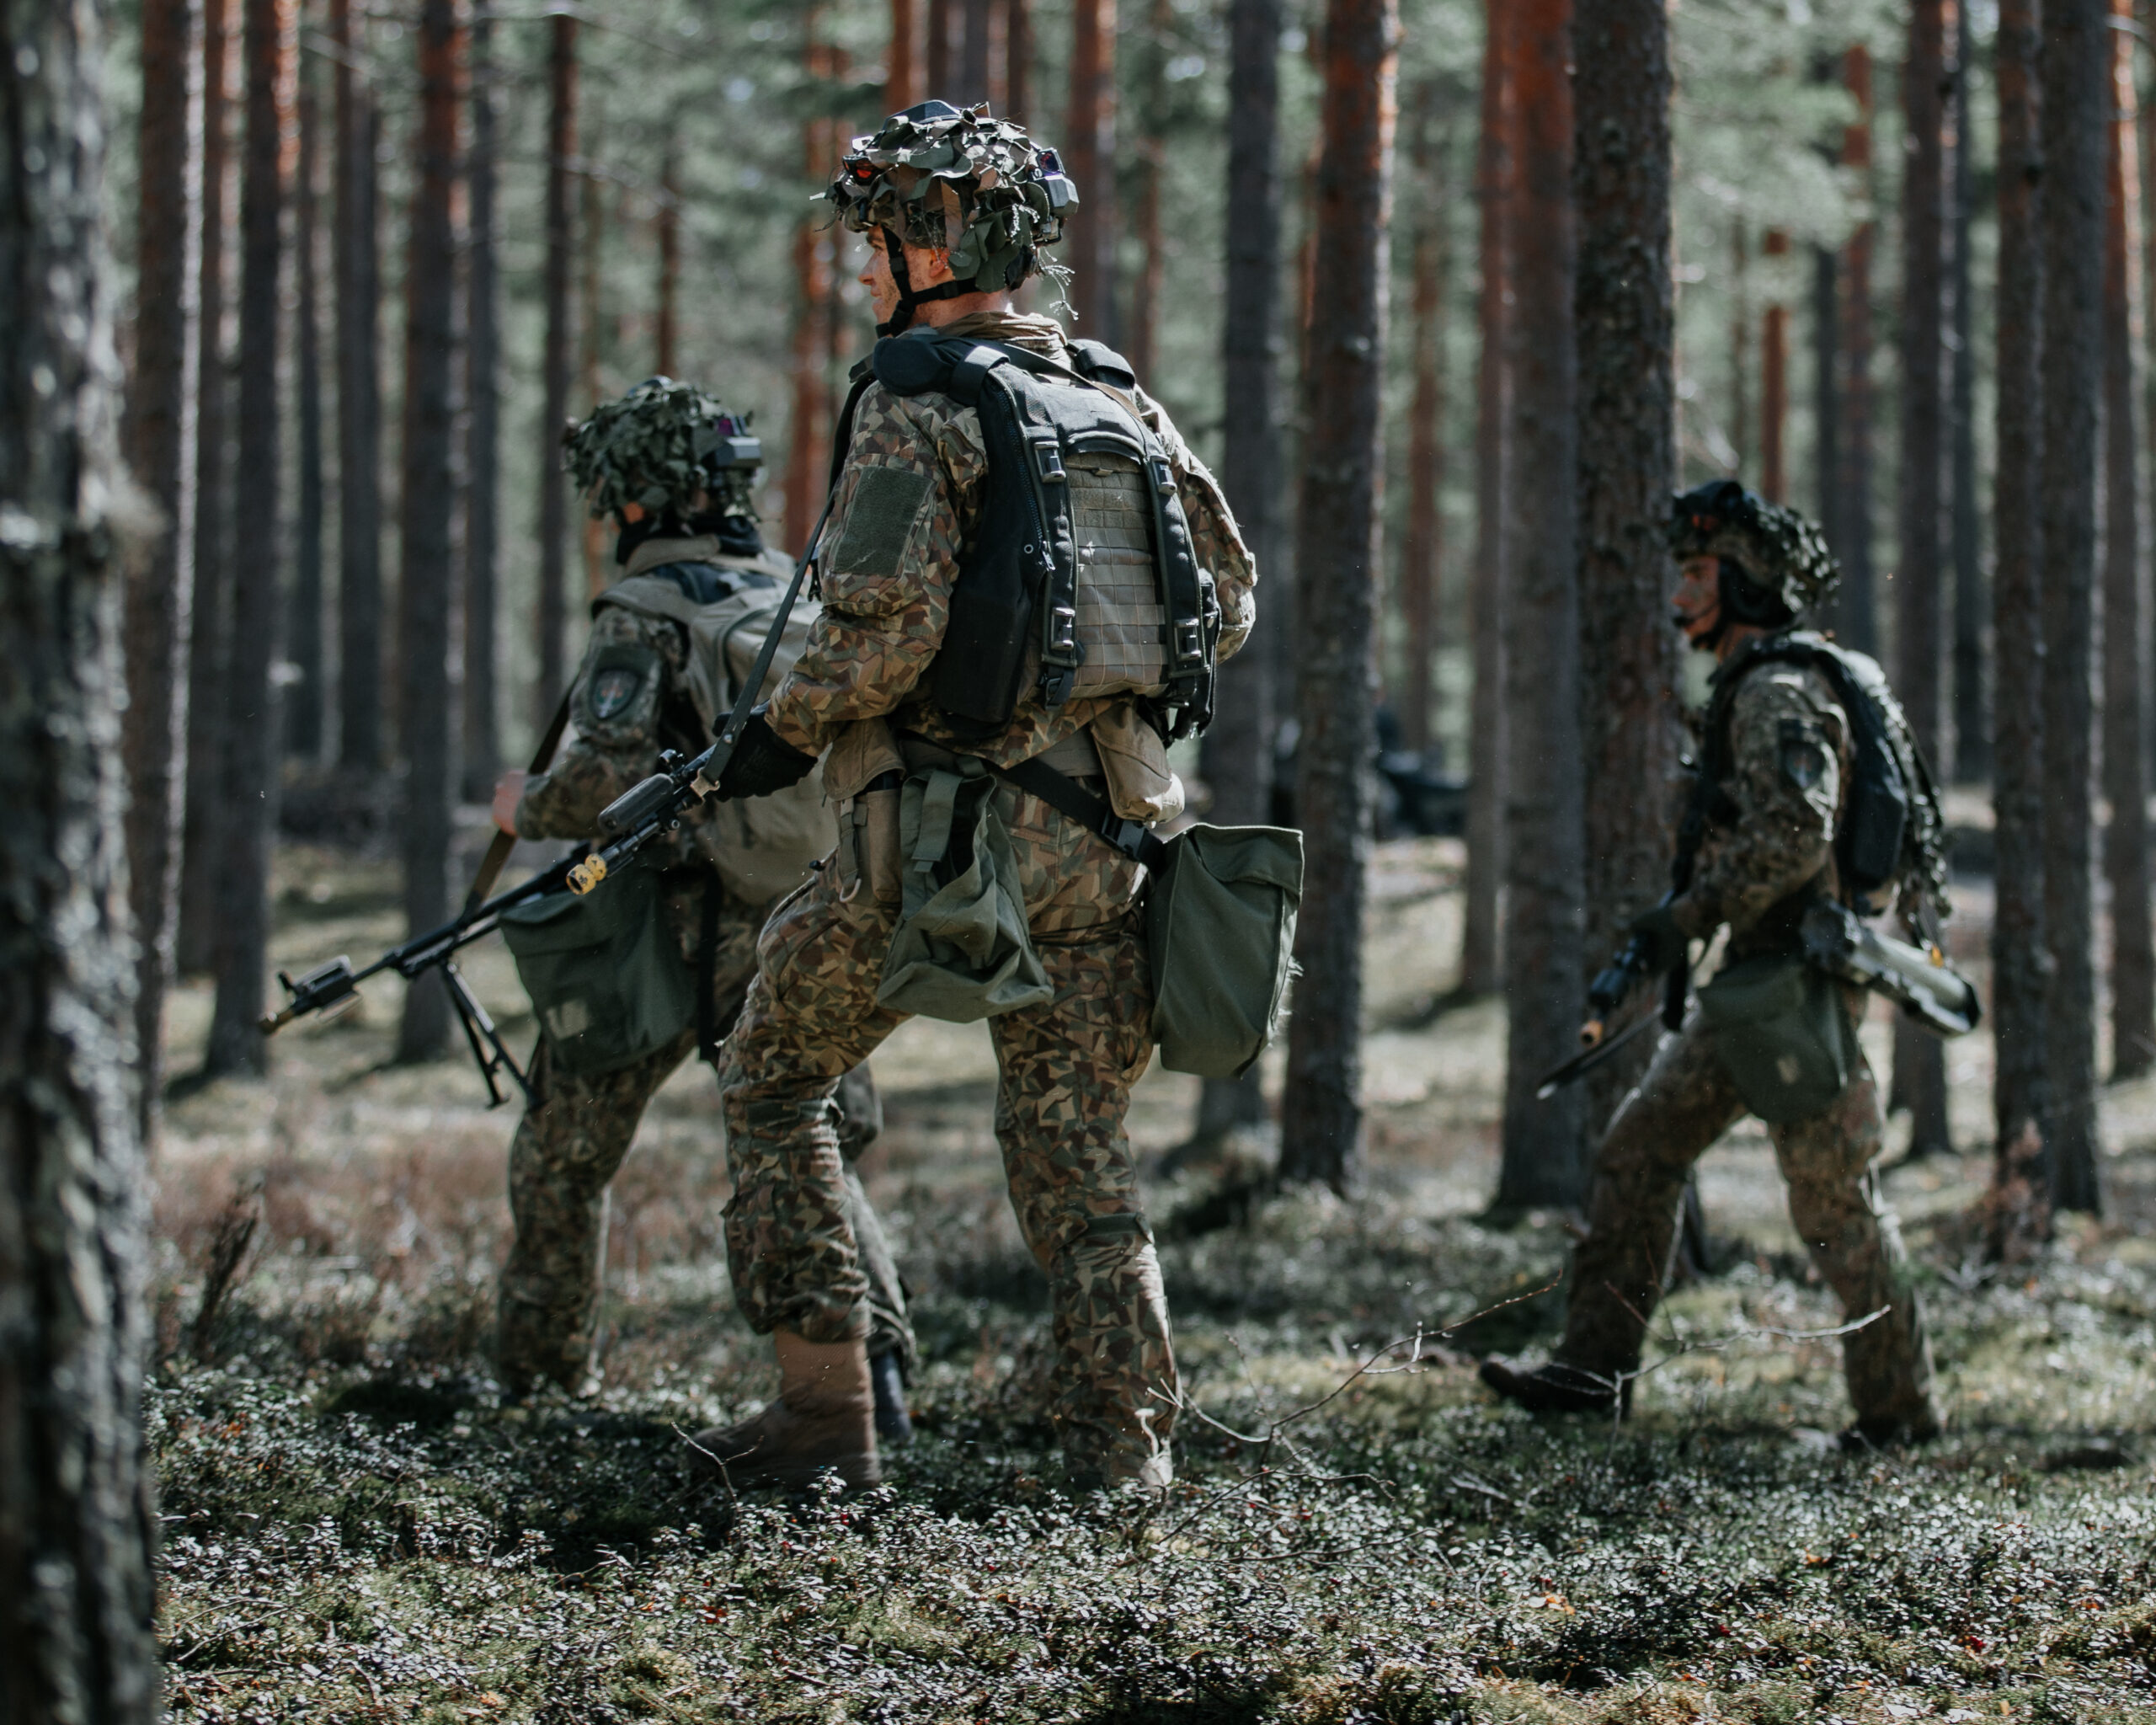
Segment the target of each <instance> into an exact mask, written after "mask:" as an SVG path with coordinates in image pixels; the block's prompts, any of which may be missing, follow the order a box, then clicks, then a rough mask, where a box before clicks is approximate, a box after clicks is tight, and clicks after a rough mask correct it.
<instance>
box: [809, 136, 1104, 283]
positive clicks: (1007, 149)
mask: <svg viewBox="0 0 2156 1725" xmlns="http://www.w3.org/2000/svg"><path fill="white" fill-rule="evenodd" d="M824 196H825V198H827V199H829V200H830V202H831V203H832V204H833V205H834V206H835V207H836V208H837V211H838V213H839V220H840V221H841V222H843V223H845V224H846V227H848V228H850V229H851V230H852V231H853V232H856V233H865V232H868V231H869V230H871V229H872V228H895V229H896V230H897V231H898V232H899V234H900V235H901V237H902V238H905V239H907V240H910V241H911V242H912V243H914V244H915V245H919V246H941V247H945V248H948V250H949V252H950V254H951V274H952V275H953V276H954V277H955V278H956V279H957V280H958V281H959V282H961V283H964V284H968V285H969V289H970V291H974V292H979V293H1000V292H1002V291H1005V290H1006V289H1010V288H1015V287H1017V286H1018V285H1019V283H1021V282H1022V281H1023V280H1026V278H1027V276H1029V275H1033V274H1034V273H1035V272H1036V271H1038V270H1044V269H1046V268H1048V267H1049V266H1047V265H1045V264H1043V262H1042V260H1041V258H1040V248H1042V247H1043V246H1052V245H1054V244H1055V243H1057V242H1058V241H1059V240H1060V239H1061V238H1063V218H1064V211H1066V210H1068V209H1069V208H1070V206H1073V205H1075V203H1076V202H1077V201H1078V194H1077V191H1076V190H1075V188H1074V187H1073V186H1072V185H1071V184H1070V179H1068V178H1067V177H1066V176H1065V174H1064V172H1063V167H1062V163H1060V162H1059V160H1058V159H1057V157H1056V154H1055V152H1054V151H1053V150H1047V149H1043V148H1041V147H1039V146H1038V145H1037V144H1035V143H1034V142H1033V138H1032V137H1031V136H1029V135H1028V134H1027V131H1026V129H1025V127H1023V126H1020V125H1018V124H1017V123H1016V122H1015V121H1013V120H991V119H990V117H989V113H988V108H987V105H986V104H982V105H981V106H980V107H978V108H970V109H964V110H963V111H961V110H960V109H956V108H953V107H952V106H951V105H950V104H948V103H947V102H923V103H921V104H920V105H919V106H917V107H913V108H909V109H906V110H905V113H903V114H894V115H892V116H891V117H890V118H889V119H888V120H885V121H884V122H883V125H882V126H881V127H879V128H878V130H877V131H876V132H875V133H874V134H873V136H867V137H857V138H856V139H854V140H853V142H852V143H851V145H849V146H848V147H847V149H846V154H845V156H844V157H843V158H841V161H840V163H839V171H838V174H837V175H836V176H835V178H834V179H832V181H831V183H830V186H829V187H827V188H826V189H825V192H824Z"/></svg>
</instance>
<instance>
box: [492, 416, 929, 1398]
mask: <svg viewBox="0 0 2156 1725" xmlns="http://www.w3.org/2000/svg"><path fill="white" fill-rule="evenodd" d="M567 442H568V462H569V467H570V471H571V473H572V475H573V476H574V478H575V481H576V483H577V485H578V487H579V489H580V490H582V491H584V493H585V494H587V497H588V499H589V501H590V507H591V512H592V514H593V515H594V516H607V517H611V520H612V522H613V524H614V526H615V528H616V540H615V547H614V560H615V563H616V567H617V569H618V574H616V577H615V581H614V585H611V586H610V587H609V588H608V589H607V590H606V592H604V593H602V594H601V595H600V596H599V598H598V599H597V600H595V601H594V602H593V605H592V612H593V622H592V628H591V637H590V644H588V645H587V647H586V648H585V649H584V661H583V663H582V665H580V666H579V668H578V670H577V676H576V681H575V682H574V684H573V685H572V686H571V688H570V692H569V697H568V715H569V718H570V719H571V720H572V721H573V722H574V728H575V734H574V738H573V740H571V741H570V742H569V743H568V745H567V746H565V747H564V748H563V750H562V751H561V753H560V754H559V756H558V757H557V758H556V760H555V761H554V762H553V764H552V767H551V768H550V769H549V770H548V771H547V772H545V773H543V774H541V775H540V776H538V777H527V776H526V774H524V773H522V772H510V773H505V774H504V775H503V777H502V779H501V781H500V782H499V785H497V787H496V788H495V792H494V820H495V822H496V824H497V825H499V826H500V827H501V829H502V830H504V832H509V833H514V834H516V835H519V836H522V837H525V838H574V839H590V838H597V837H598V836H600V833H599V812H600V809H604V808H605V807H606V805H607V804H609V803H611V801H613V800H614V798H616V797H618V796H620V795H621V794H622V792H624V791H626V790H627V789H628V788H630V787H631V786H632V785H634V784H636V783H637V782H638V781H639V780H641V779H643V777H646V776H647V775H648V774H650V773H652V772H656V771H658V769H659V754H660V751H661V750H664V749H668V748H672V749H676V750H682V751H684V752H686V753H691V754H693V753H695V752H696V750H700V749H702V747H703V746H704V743H705V740H706V739H707V724H706V723H705V722H704V721H703V720H702V718H701V716H700V713H699V711H698V708H697V705H696V701H695V700H694V698H693V697H692V694H691V685H692V683H693V682H694V681H696V678H697V676H699V675H700V674H702V675H703V676H705V677H706V678H707V680H708V677H709V676H710V671H709V670H708V668H707V667H705V666H702V665H699V664H698V663H697V662H696V649H697V648H698V647H699V645H701V644H702V640H701V638H700V636H699V633H698V631H697V629H696V627H695V626H696V623H697V622H698V620H699V619H700V618H702V617H707V616H709V615H711V614H712V613H713V612H714V611H716V610H717V609H718V607H720V606H724V605H725V604H726V603H727V601H729V600H730V599H734V598H739V597H742V596H744V595H745V596H748V597H750V599H751V600H754V599H755V597H756V596H757V595H763V594H769V595H772V597H773V598H774V599H775V598H776V593H777V591H778V590H779V589H780V588H781V587H782V585H784V582H785V579H786V577H787V575H788V574H790V573H791V566H790V565H789V564H788V563H787V561H786V559H785V558H782V557H780V556H778V555H776V553H772V552H770V551H767V550H766V548H765V547H764V543H763V540H762V538H761V537H760V534H759V533H758V531H757V527H756V518H755V512H754V510H753V506H752V505H751V502H750V497H751V488H752V485H753V482H754V475H755V469H756V467H757V465H758V463H759V462H760V450H759V446H758V445H757V442H756V440H755V439H754V438H753V437H750V436H748V435H745V422H744V421H742V420H739V419H735V418H734V416H733V415H731V414H727V413H726V412H725V411H724V409H722V408H721V407H720V405H719V403H718V402H717V401H716V400H714V399H713V398H712V397H710V396H709V395H707V394H706V393H704V392H703V391H702V390H701V389H698V388H696V387H695V386H694V385H691V384H686V383H679V382H675V381H673V380H672V379H670V378H665V377H653V378H649V379H647V380H646V381H645V382H642V383H640V384H638V386H637V387H635V388H634V389H632V390H631V391H630V392H629V393H628V394H627V396H625V397H623V398H622V399H621V400H619V401H616V402H611V403H606V404H605V405H603V406H601V407H600V408H599V409H596V410H595V412H594V413H593V414H592V416H591V417H590V419H587V420H585V421H584V423H583V424H582V425H578V426H575V427H574V428H572V430H570V432H569V434H568V439H567ZM749 609H750V611H751V612H753V610H754V606H753V605H752V606H750V607H749ZM755 628H756V619H755V616H754V615H750V616H749V617H748V618H747V621H746V622H744V626H743V633H752V632H753V631H754V630H755ZM704 633H708V631H706V632H704ZM754 644H755V643H754V641H753V639H752V640H751V641H750V645H751V646H753V645H754ZM823 825H824V826H825V833H824V835H823V837H824V840H825V842H824V844H823V845H821V846H814V845H812V846H811V847H810V848H809V852H807V854H806V855H805V856H797V857H795V858H794V859H793V861H792V871H791V872H792V879H786V878H785V876H786V873H787V871H786V870H785V869H783V868H778V869H773V868H766V867H763V866H762V865H763V864H764V863H765V862H766V860H767V859H762V858H758V857H753V856H750V855H745V854H744V850H747V849H750V848H753V846H751V845H750V840H751V839H752V837H753V835H751V834H750V833H748V832H747V831H746V830H744V829H742V828H741V827H740V823H739V820H737V819H736V818H735V811H732V810H728V809H722V808H721V807H719V806H718V804H707V806H705V807H704V808H702V809H699V810H697V811H696V812H695V813H694V814H691V816H689V817H688V818H687V819H686V820H685V821H684V822H683V824H682V826H681V829H680V831H679V832H678V833H677V834H675V835H673V836H670V837H669V838H667V839H664V840H663V841H659V843H658V844H655V845H654V846H651V847H650V849H649V850H648V852H646V854H645V857H643V859H641V861H642V863H643V866H645V867H648V868H654V869H655V870H656V871H658V878H659V889H660V893H661V901H662V904H663V906H664V917H665V921H666V923H667V925H668V927H669V928H670V932H672V934H673V936H674V937H675V941H676V942H677V943H679V946H680V952H681V955H682V957H683V959H685V960H686V962H687V964H688V966H689V969H690V975H691V977H692V978H693V985H692V986H693V990H694V994H695V996H696V1020H697V1022H696V1023H695V1024H692V1025H691V1026H690V1027H688V1028H685V1029H683V1030H681V1031H680V1033H678V1034H677V1035H675V1036H674V1037H672V1038H671V1039H670V1040H669V1041H668V1042H667V1043H666V1044H664V1046H663V1047H659V1048H655V1049H649V1050H648V1051H646V1052H644V1053H643V1054H642V1055H640V1056H639V1057H638V1058H635V1059H632V1060H629V1061H628V1062H627V1064H625V1065H622V1064H609V1065H608V1066H607V1069H606V1070H605V1071H595V1072H580V1071H573V1070H570V1069H571V1067H572V1066H573V1065H577V1064H579V1063H578V1062H576V1061H575V1060H574V1057H573V1053H565V1050H564V1049H563V1048H560V1047H558V1046H557V1045H556V1038H555V1036H554V1034H553V1033H552V1032H553V1031H554V1030H555V1029H557V1028H565V1029H566V1028H574V1027H568V1026H549V1027H548V1029H549V1033H548V1034H547V1036H546V1037H545V1038H543V1039H542V1042H541V1045H540V1049H539V1053H538V1055H537V1056H536V1059H535V1060H534V1062H533V1067H532V1072H531V1081H532V1090H533V1093H534V1097H535V1099H534V1101H533V1103H532V1105H531V1108H529V1109H528V1110H527V1111H526V1114H525V1116H524V1118H523V1119H521V1120H520V1122H518V1124H517V1129H516V1135H515V1139H514V1140H512V1141H511V1143H510V1156H509V1184H510V1210H511V1211H512V1213H513V1214H514V1216H515V1224H516V1236H515V1243H514V1244H513V1245H512V1246H511V1247H510V1256H509V1262H508V1263H507V1264H506V1265H505V1266H504V1268H503V1270H502V1279H501V1291H500V1300H499V1328H498V1332H497V1336H496V1358H497V1364H498V1365H499V1370H500V1372H501V1375H502V1381H503V1384H504V1387H505V1388H507V1389H508V1390H509V1391H510V1392H511V1393H512V1394H516V1395H521V1394H524V1393H526V1392H527V1391H529V1390H530V1389H531V1387H532V1386H533V1385H534V1384H535V1383H536V1381H539V1380H542V1379H546V1380H551V1381H554V1382H556V1383H558V1384H561V1385H563V1386H564V1387H566V1388H568V1389H569V1390H571V1391H588V1390H589V1389H590V1388H591V1387H592V1386H593V1378H594V1373H593V1370H592V1365H591V1356H592V1344H593V1341H594V1330H595V1322H596V1315H597V1311H598V1299H599V1272H600V1253H601V1252H602V1251H603V1249H604V1244H605V1242H604V1237H603V1235H604V1228H605V1220H606V1188H607V1183H608V1182H610V1181H611V1179H612V1178H614V1174H615V1172H616V1170H617V1169H618V1168H619V1167H621V1165H622V1157H623V1156H626V1155H627V1152H628V1149H629V1145H630V1141H631V1140H632V1139H633V1138H634V1137H635V1136H636V1130H637V1124H638V1121H639V1120H641V1119H643V1111H644V1109H645V1108H646V1107H647V1106H648V1104H649V1103H650V1101H651V1098H652V1097H654V1095H655V1094H657V1093H658V1091H659V1087H660V1086H661V1085H662V1084H664V1082H665V1081H667V1079H668V1078H669V1077H670V1076H672V1075H673V1073H674V1071H675V1069H676V1068H678V1067H679V1066H680V1064H681V1062H682V1061H683V1060H686V1059H687V1058H688V1056H689V1055H690V1054H691V1052H692V1051H693V1050H695V1049H697V1047H698V1045H699V1043H700V1042H701V1043H702V1052H703V1054H704V1056H705V1058H706V1059H707V1060H712V1061H714V1062H715V1061H716V1059H717V1055H718V1039H720V1038H721V1037H723V1036H724V1035H725V1034H726V1033H727V1031H728V1028H729V1027H730V1026H731V1025H732V1024H733V1023H734V1017H735V1016H736V1015H737V1014H738V1013H739V1011H740V1007H741V999H742V996H743V993H744V991H745V990H746V989H747V987H748V983H749V978H750V975H752V974H753V973H754V971H755V962H756V931H757V929H758V928H760V927H761V926H762V924H763V920H764V917H765V916H766V914H767V912H768V911H770V909H771V904H772V903H773V902H774V900H775V899H776V897H777V896H782V895H783V893H784V892H785V891H786V890H787V889H789V888H790V887H791V885H792V884H794V882H795V881H798V878H799V875H800V873H803V872H804V871H805V867H806V863H807V861H808V860H809V858H810V857H814V855H816V854H819V852H820V850H821V849H824V848H828V839H829V830H828V828H829V822H828V820H825V821H824V822H823ZM766 877H769V878H766ZM838 1096H839V1108H840V1120H839V1123H838V1126H837V1132H838V1137H839V1141H840V1143H841V1146H843V1150H844V1157H845V1163H846V1166H845V1167H844V1168H843V1170H842V1171H841V1173H840V1174H839V1176H838V1183H839V1188H840V1192H841V1197H840V1200H839V1201H840V1203H841V1205H842V1207H843V1209H844V1210H845V1213H846V1220H847V1224H848V1226H849V1227H850V1229H851V1231H852V1233H853V1235H854V1237H855V1238H856V1239H857V1240H858V1241H859V1242H861V1251H860V1257H861V1263H862V1271H863V1276H864V1281H865V1284H866V1291H865V1293H864V1295H863V1298H862V1307H863V1310H864V1312H865V1314H866V1332H867V1338H868V1340H867V1349H868V1353H869V1354H870V1355H871V1356H872V1358H873V1360H874V1375H875V1380H876V1390H877V1397H876V1401H877V1412H878V1423H879V1425H880V1426H881V1427H882V1428H883V1429H884V1430H885V1432H886V1434H887V1437H888V1438H890V1439H897V1440H900V1441H903V1439H904V1438H905V1435H906V1429H905V1418H906V1416H905V1401H904V1398H903V1394H902V1390H901V1384H900V1371H901V1368H902V1366H903V1365H904V1364H905V1361H906V1360H907V1359H909V1358H910V1354H911V1352H912V1348H913V1335H912V1332H911V1330H910V1328H909V1327H908V1326H907V1322H906V1311H905V1295H904V1294H903V1293H902V1292H901V1290H900V1288H899V1278H898V1274H897V1271H896V1269H895V1268H894V1265H893V1263H892V1260H891V1255H890V1252H889V1248H888V1247H886V1246H885V1244H884V1242H883V1231H882V1229H881V1228H880V1227H879V1226H878V1223H877V1220H876V1214H875V1211H874V1210H873V1209H871V1208H870V1206H869V1204H868V1199H867V1194H865V1193H864V1192H863V1191H862V1188H861V1183H860V1181H859V1179H858V1178H857V1176H856V1175H855V1173H854V1172H853V1168H852V1167H851V1163H852V1162H853V1160H854V1159H855V1158H856V1157H857V1156H859V1154H860V1152H861V1151H862V1149H863V1148H865V1147H866V1146H867V1144H868V1143H869V1142H870V1141H871V1140H873V1138H874V1137H875V1136H876V1135H877V1133H878V1130H880V1128H881V1122H882V1113H881V1109H880V1107H879V1106H878V1101H877V1097H876V1090H875V1086H874V1083H873V1081H872V1080H871V1079H870V1077H869V1075H868V1069H867V1067H866V1066H862V1067H860V1068H859V1069H858V1070H857V1071H851V1072H849V1073H847V1074H846V1077H845V1079H844V1081H842V1082H841V1085H840V1087H839V1092H838Z"/></svg>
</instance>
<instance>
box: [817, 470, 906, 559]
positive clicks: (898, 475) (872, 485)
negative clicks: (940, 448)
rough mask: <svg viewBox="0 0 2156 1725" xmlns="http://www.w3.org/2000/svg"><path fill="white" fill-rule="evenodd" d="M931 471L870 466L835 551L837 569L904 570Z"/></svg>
mask: <svg viewBox="0 0 2156 1725" xmlns="http://www.w3.org/2000/svg"><path fill="white" fill-rule="evenodd" d="M928 485H929V477H928V475H927V474H926V473H921V472H919V471H918V470H916V469H915V468H912V467H867V468H864V469H863V470H862V475H861V483H859V484H858V485H857V486H856V487H855V488H854V493H853V500H852V501H851V503H850V504H849V505H847V508H846V531H845V533H844V534H843V535H842V536H841V538H840V540H839V544H838V549H837V550H836V551H835V552H834V553H832V554H831V573H832V574H835V575H865V576H867V577H868V578H870V579H889V577H891V576H893V575H894V574H897V573H898V571H899V558H902V557H904V556H905V548H906V541H907V540H909V539H910V538H911V537H913V524H914V518H915V516H916V515H919V514H920V513H921V503H922V501H923V499H926V497H927V495H928Z"/></svg>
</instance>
